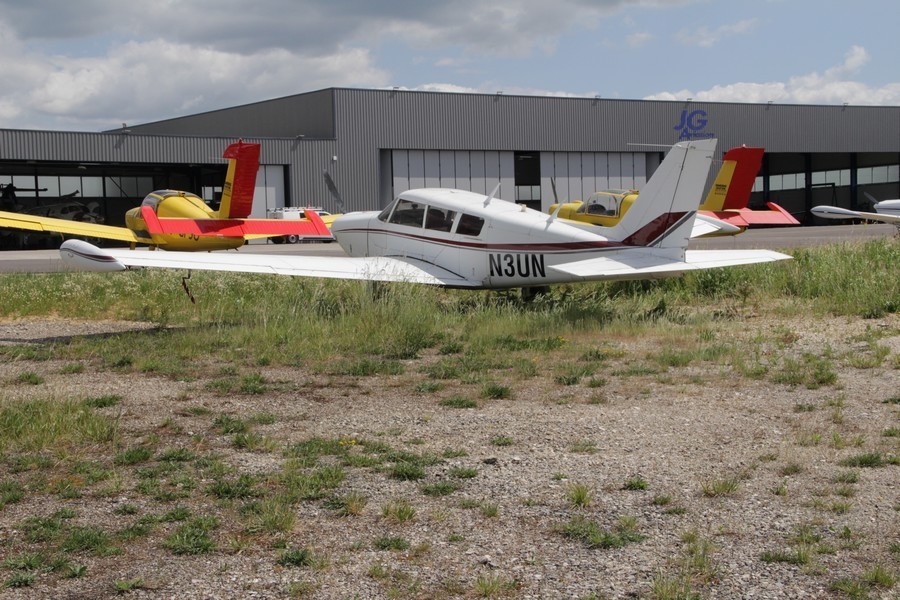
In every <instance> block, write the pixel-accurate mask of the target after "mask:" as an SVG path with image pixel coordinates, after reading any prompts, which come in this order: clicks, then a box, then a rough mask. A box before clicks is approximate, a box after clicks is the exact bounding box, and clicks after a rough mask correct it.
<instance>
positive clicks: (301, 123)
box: [129, 90, 335, 139]
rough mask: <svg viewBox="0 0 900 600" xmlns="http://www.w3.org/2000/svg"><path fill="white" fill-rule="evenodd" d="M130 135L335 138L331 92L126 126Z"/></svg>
mask: <svg viewBox="0 0 900 600" xmlns="http://www.w3.org/2000/svg"><path fill="white" fill-rule="evenodd" d="M129 129H131V130H132V131H133V132H139V133H145V134H163V135H198V136H234V137H281V138H293V137H296V136H298V135H302V136H304V137H305V138H318V139H321V138H334V136H335V131H334V99H333V93H332V90H320V91H317V92H310V93H308V94H298V95H296V96H288V97H286V98H277V99H275V100H266V101H263V102H256V103H254V104H246V105H243V106H236V107H234V108H225V109H221V110H215V111H210V112H205V113H200V114H197V115H190V116H186V117H177V118H174V119H166V120H164V121H156V122H153V123H145V124H141V125H129Z"/></svg>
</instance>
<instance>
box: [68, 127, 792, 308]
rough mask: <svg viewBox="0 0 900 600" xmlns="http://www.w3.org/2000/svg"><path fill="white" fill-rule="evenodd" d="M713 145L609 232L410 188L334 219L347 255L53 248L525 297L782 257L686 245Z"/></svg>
mask: <svg viewBox="0 0 900 600" xmlns="http://www.w3.org/2000/svg"><path fill="white" fill-rule="evenodd" d="M715 145H716V140H715V139H709V140H698V141H690V142H684V143H680V144H676V145H675V146H674V147H673V148H672V150H671V151H670V152H669V153H668V155H667V156H666V158H665V159H664V160H663V162H662V163H661V164H660V166H659V168H658V169H657V171H656V172H655V173H654V174H653V177H652V178H651V179H650V181H649V182H648V183H647V185H646V186H645V187H644V189H643V190H641V193H640V201H639V202H636V203H635V205H634V206H633V207H632V208H631V209H630V210H629V211H628V212H627V213H626V215H625V216H624V217H623V218H622V220H621V221H620V222H619V223H618V224H617V225H615V226H613V227H598V226H596V225H583V224H578V223H573V222H572V221H566V220H562V219H557V218H555V217H554V216H553V215H547V214H545V213H541V212H538V211H535V210H531V209H529V208H526V207H524V206H521V205H518V204H515V203H512V202H506V201H503V200H500V199H498V198H495V197H494V194H493V193H492V194H491V195H488V196H485V195H482V194H476V193H473V192H467V191H461V190H452V189H418V190H409V191H407V192H403V193H402V194H400V196H399V197H398V198H397V199H395V200H394V202H392V203H391V204H390V205H389V206H388V207H387V208H385V209H384V210H382V211H381V212H375V211H373V212H355V213H349V214H346V215H344V216H341V217H339V218H338V219H337V220H335V222H334V223H333V224H332V227H331V232H332V234H333V235H334V237H335V238H336V239H337V241H338V243H339V244H340V245H341V247H342V248H343V249H344V250H345V251H346V253H347V254H348V255H349V256H348V257H336V256H318V257H314V256H273V255H265V254H235V253H229V254H217V253H202V254H201V253H193V254H192V253H186V252H165V253H162V252H131V251H127V250H122V251H116V250H108V249H99V248H96V247H94V246H92V245H90V244H88V243H86V242H82V241H80V240H69V241H67V242H65V243H64V244H63V245H62V247H61V248H60V253H61V254H62V258H63V260H64V261H65V262H66V263H68V264H71V265H73V266H75V267H77V268H82V269H87V270H93V271H120V270H123V269H126V268H134V267H158V268H172V269H189V270H190V269H198V270H211V271H237V272H250V273H270V274H280V275H296V276H306V277H326V278H340V279H358V280H365V281H394V282H414V283H422V284H431V285H438V286H445V287H452V288H466V289H504V288H514V287H521V288H523V289H526V290H531V291H533V290H534V288H542V287H544V286H547V285H551V284H556V283H568V282H580V281H600V280H616V279H655V278H661V277H669V276H674V275H679V274H681V273H685V272H687V271H693V270H698V269H711V268H716V267H729V266H734V265H745V264H751V263H760V262H769V261H776V260H783V259H787V258H790V257H789V256H787V255H785V254H780V253H778V252H773V251H769V250H706V251H698V250H687V249H686V248H687V243H688V238H689V236H690V234H691V230H692V227H693V224H694V220H695V217H696V214H697V209H698V207H699V200H698V199H699V198H701V197H702V192H703V188H704V185H705V182H706V176H707V172H708V171H709V166H710V163H711V159H712V154H713V152H714V150H715ZM494 193H496V189H495V190H494Z"/></svg>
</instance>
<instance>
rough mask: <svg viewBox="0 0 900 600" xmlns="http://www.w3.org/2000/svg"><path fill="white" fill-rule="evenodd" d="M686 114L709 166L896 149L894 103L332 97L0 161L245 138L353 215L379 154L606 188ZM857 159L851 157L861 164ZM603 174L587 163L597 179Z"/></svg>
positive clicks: (142, 156) (312, 198)
mask: <svg viewBox="0 0 900 600" xmlns="http://www.w3.org/2000/svg"><path fill="white" fill-rule="evenodd" d="M694 111H703V113H702V114H703V116H704V118H705V121H704V125H703V127H701V128H699V129H698V130H697V131H695V132H694V133H696V134H697V135H703V136H715V137H717V138H719V145H718V148H717V156H718V157H721V155H722V153H723V152H724V151H725V150H726V149H728V148H730V147H733V146H738V145H741V144H746V145H748V146H764V147H765V148H766V151H767V152H768V153H770V155H773V156H774V155H780V156H787V155H790V154H801V153H811V154H813V155H819V156H822V155H823V154H828V153H843V154H846V153H849V152H856V153H863V154H861V155H860V156H861V157H864V156H865V155H866V154H869V153H881V154H883V155H886V156H893V157H895V158H894V160H896V156H897V153H898V152H900V107H860V106H847V107H842V106H801V105H783V104H737V103H713V102H681V101H679V102H659V101H641V100H615V99H601V98H551V97H526V96H509V95H505V94H499V95H490V94H451V93H431V92H403V91H391V90H361V89H340V88H338V89H327V90H320V91H316V92H310V93H307V94H299V95H296V96H290V97H286V98H279V99H276V100H269V101H264V102H258V103H255V104H249V105H245V106H239V107H234V108H229V109H224V110H220V111H211V112H208V113H203V114H199V115H192V116H186V117H180V118H177V119H169V120H166V121H159V122H155V123H148V124H144V125H134V126H131V127H130V129H131V133H121V132H108V133H74V132H48V131H14V130H0V160H37V161H69V162H79V161H89V162H129V163H144V164H150V163H196V162H199V163H204V164H215V163H217V162H219V161H220V160H222V159H220V158H219V157H220V156H221V154H222V151H223V150H224V148H225V146H227V144H228V143H230V142H231V141H234V139H235V138H237V137H239V136H243V137H244V138H245V139H248V141H249V140H251V139H254V140H259V141H260V142H261V143H262V145H263V148H262V162H263V163H264V164H281V165H289V168H288V169H287V179H288V181H287V190H288V198H289V201H290V202H291V203H292V204H293V205H302V204H314V205H323V206H325V207H326V208H329V209H336V205H335V204H334V202H333V201H332V199H331V197H330V195H329V194H328V192H327V188H326V187H325V185H324V178H323V176H322V171H323V170H325V169H327V170H328V171H329V172H330V173H331V175H332V177H333V178H334V180H335V182H336V184H337V186H338V189H339V190H340V192H341V194H342V196H343V197H344V200H345V201H346V202H347V204H348V206H349V208H352V209H356V210H359V209H377V208H380V207H381V205H382V203H383V202H384V198H383V196H384V193H383V192H384V189H386V188H385V186H384V185H382V184H383V183H384V182H386V181H390V178H391V177H392V175H391V173H390V172H388V169H387V165H388V164H389V163H388V161H386V160H382V157H384V156H385V154H383V152H385V151H390V150H411V151H419V152H420V156H421V160H422V161H423V162H424V160H425V154H424V153H425V151H429V152H431V151H434V152H438V151H442V150H443V151H465V152H467V153H469V156H470V159H471V161H472V163H471V164H470V165H468V171H469V172H470V176H471V177H472V178H477V177H479V176H481V177H483V176H484V175H485V174H486V171H487V168H488V164H487V163H486V162H484V160H482V161H481V162H480V163H479V160H478V159H479V157H480V158H482V159H484V158H485V157H490V156H497V153H498V152H513V151H532V152H534V151H537V152H541V153H542V158H543V157H544V155H545V154H546V153H554V152H561V153H572V152H581V153H591V154H596V153H603V152H606V153H611V154H610V156H611V157H612V158H613V164H611V165H607V167H606V168H608V169H609V171H608V177H609V180H610V184H612V183H613V180H614V179H615V178H616V175H617V172H618V171H619V170H620V169H621V164H619V169H617V168H616V165H615V161H614V159H615V158H617V156H616V155H618V154H620V153H644V152H646V153H648V155H649V156H652V155H653V154H654V153H656V152H657V151H664V149H662V148H659V149H652V148H648V147H641V146H640V145H641V144H651V145H653V144H659V145H668V144H672V143H673V142H675V141H677V140H678V138H679V134H680V133H681V131H680V130H678V129H677V128H676V126H677V125H678V124H679V121H680V120H681V117H682V114H690V113H692V112H694ZM697 114H699V113H697ZM147 134H153V135H147ZM301 135H302V136H304V137H302V138H301V137H298V136H301ZM190 136H195V137H190ZM634 144H637V145H634ZM410 156H412V153H411V154H410ZM429 156H430V155H429ZM335 157H336V159H335ZM438 160H439V161H440V156H438ZM639 160H640V159H639ZM650 162H651V161H647V164H648V167H649V166H652V165H650ZM864 162H865V159H864V158H861V162H860V164H864ZM495 169H496V167H495ZM567 170H568V168H567ZM602 170H603V167H602V166H600V165H597V164H595V166H594V177H595V178H596V177H600V174H601V171H602ZM639 172H640V168H638V169H637V173H639ZM626 173H627V170H626ZM651 173H652V170H648V171H647V172H646V176H648V177H649V175H650V174H651ZM588 176H589V177H590V175H589V171H588ZM424 183H425V181H424V180H423V181H422V185H424ZM441 183H443V182H441ZM567 184H568V181H566V184H564V185H567ZM486 191H489V190H486ZM504 195H506V194H505V192H504Z"/></svg>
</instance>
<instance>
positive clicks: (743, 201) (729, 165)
mask: <svg viewBox="0 0 900 600" xmlns="http://www.w3.org/2000/svg"><path fill="white" fill-rule="evenodd" d="M764 153H765V148H748V147H747V146H739V147H737V148H732V149H731V150H729V151H728V152H726V153H725V160H724V162H723V163H722V168H721V169H719V174H718V175H716V180H715V182H713V186H712V189H711V190H709V194H708V195H707V196H706V200H704V201H703V204H701V205H700V210H709V211H720V210H733V209H741V208H746V207H747V202H748V201H749V200H750V192H751V191H753V182H754V181H756V174H757V173H759V168H760V166H762V157H763V154H764Z"/></svg>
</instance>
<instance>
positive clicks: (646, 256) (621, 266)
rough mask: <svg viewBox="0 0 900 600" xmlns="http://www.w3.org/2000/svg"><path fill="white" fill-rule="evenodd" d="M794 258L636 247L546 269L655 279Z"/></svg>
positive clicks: (595, 277) (598, 277)
mask: <svg viewBox="0 0 900 600" xmlns="http://www.w3.org/2000/svg"><path fill="white" fill-rule="evenodd" d="M789 258H791V257H790V256H788V255H787V254H781V253H780V252H774V251H772V250H687V251H686V252H685V257H684V260H675V259H673V258H671V257H667V256H664V255H661V254H657V253H654V252H649V251H640V250H635V251H633V252H627V253H624V252H623V253H616V254H615V256H611V257H609V258H607V257H599V258H589V259H586V260H580V261H575V262H570V263H566V264H562V265H555V266H548V267H547V269H549V270H553V271H559V272H562V273H566V274H568V275H571V276H573V277H578V278H580V279H581V280H583V281H603V280H619V279H653V278H656V277H659V278H662V277H671V276H674V275H680V274H682V273H687V272H688V271H699V270H702V269H715V268H719V267H733V266H738V265H750V264H754V263H763V262H772V261H776V260H785V259H789Z"/></svg>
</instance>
